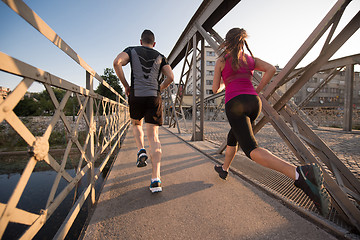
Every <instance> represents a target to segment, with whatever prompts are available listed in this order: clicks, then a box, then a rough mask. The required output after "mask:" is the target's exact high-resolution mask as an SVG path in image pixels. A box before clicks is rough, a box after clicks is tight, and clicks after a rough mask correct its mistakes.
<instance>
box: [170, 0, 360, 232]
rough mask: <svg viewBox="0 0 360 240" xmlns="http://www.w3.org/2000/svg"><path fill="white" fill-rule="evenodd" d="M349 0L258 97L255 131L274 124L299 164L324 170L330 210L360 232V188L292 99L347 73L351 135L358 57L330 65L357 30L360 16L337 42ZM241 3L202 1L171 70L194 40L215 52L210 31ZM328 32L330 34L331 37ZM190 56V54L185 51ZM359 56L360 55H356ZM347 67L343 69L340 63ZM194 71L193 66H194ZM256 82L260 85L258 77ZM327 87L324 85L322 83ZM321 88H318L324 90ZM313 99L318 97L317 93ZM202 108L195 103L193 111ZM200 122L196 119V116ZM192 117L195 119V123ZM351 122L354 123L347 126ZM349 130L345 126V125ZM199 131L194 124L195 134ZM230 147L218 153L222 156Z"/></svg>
mask: <svg viewBox="0 0 360 240" xmlns="http://www.w3.org/2000/svg"><path fill="white" fill-rule="evenodd" d="M350 2H351V1H349V0H339V1H338V2H337V3H336V4H335V5H334V6H333V8H332V9H331V10H330V11H329V13H328V14H327V15H326V16H325V17H324V19H323V20H322V21H321V22H320V23H319V25H318V26H317V27H316V28H315V30H314V31H313V32H312V33H311V34H310V36H309V37H308V39H307V40H306V41H305V42H304V44H303V45H302V46H301V47H300V48H299V50H298V51H297V52H296V53H295V55H294V56H293V57H292V58H291V59H290V61H289V62H288V64H287V65H286V66H285V68H284V69H283V70H282V71H281V72H280V73H279V74H278V75H277V76H276V77H275V78H274V80H273V81H272V82H271V83H270V84H269V85H268V86H267V88H266V89H265V90H264V92H263V93H262V94H260V97H261V99H262V102H263V113H264V117H263V118H262V119H260V121H259V122H258V123H257V124H256V125H255V127H254V132H255V133H256V132H258V131H259V130H260V129H261V128H262V127H263V126H264V125H265V124H266V123H267V122H270V123H271V124H272V125H273V127H274V128H275V129H276V131H277V132H278V133H279V135H280V136H281V137H282V138H283V140H284V142H285V143H286V144H287V145H288V146H289V148H290V149H291V150H292V152H293V153H294V155H295V156H296V157H297V158H298V160H299V162H301V163H318V164H319V165H320V166H321V167H322V168H323V170H324V178H325V184H326V187H327V189H328V191H329V193H330V195H331V197H332V200H333V201H332V204H333V206H334V207H335V208H336V210H337V211H338V212H339V214H341V215H342V217H343V219H344V220H346V221H347V222H349V223H350V224H352V225H353V226H354V227H356V228H357V229H358V230H360V211H359V208H358V207H357V206H358V204H359V202H360V182H359V180H358V179H357V178H356V177H355V176H354V175H353V174H352V173H351V172H350V170H349V169H348V168H347V167H346V166H345V165H344V164H343V163H342V162H341V160H340V159H339V158H338V157H337V156H336V155H335V154H334V153H333V152H332V150H331V149H329V147H328V146H327V145H326V144H325V143H324V142H323V141H322V140H321V139H320V138H319V137H318V136H317V135H316V134H315V133H314V132H313V131H312V130H311V128H310V127H309V126H308V125H307V124H306V123H305V122H304V120H303V119H302V118H300V116H299V115H304V113H302V112H301V110H300V109H299V107H297V106H295V105H294V104H293V103H292V102H291V98H292V97H293V96H294V94H295V93H297V92H298V91H299V90H300V89H301V87H303V86H304V84H305V83H306V82H307V81H308V80H309V79H310V78H311V77H312V76H313V75H314V74H315V73H316V72H319V71H324V70H326V69H327V70H329V69H331V72H330V74H329V76H328V78H327V79H326V81H327V82H328V81H330V80H331V78H332V77H333V75H334V74H336V72H337V71H339V69H341V68H343V67H344V66H345V67H346V71H347V77H346V79H347V80H346V81H347V82H348V85H349V86H350V87H348V88H347V90H346V91H347V94H346V111H349V113H346V116H347V123H346V124H347V127H346V128H347V129H348V128H349V125H350V129H351V122H350V120H351V107H349V106H351V105H350V104H349V103H351V99H352V96H351V94H350V93H351V92H352V90H353V88H352V85H353V65H354V64H359V61H358V60H355V61H353V62H349V60H351V59H354V58H355V57H354V56H350V57H347V58H344V59H342V60H338V61H337V62H336V63H335V61H329V59H330V58H331V57H332V56H333V54H334V53H335V52H336V51H337V50H338V49H339V48H340V47H341V46H342V45H343V44H344V43H345V42H346V41H347V40H348V39H349V38H350V37H351V36H352V35H353V34H354V33H355V32H356V31H357V30H358V29H359V27H360V12H358V13H357V14H356V15H355V16H354V17H353V18H352V20H350V21H349V22H348V24H347V25H346V26H345V27H344V28H343V29H342V30H341V31H340V32H339V33H338V34H337V35H336V36H335V35H334V33H335V31H336V30H337V27H338V23H339V21H340V19H341V17H342V14H343V12H344V10H345V9H346V7H347V6H348V4H349V3H350ZM237 3H238V1H226V3H225V1H204V2H203V4H201V6H200V7H199V9H198V11H197V12H196V13H195V15H194V16H193V18H192V19H191V20H190V22H189V24H188V25H187V27H186V28H185V30H184V32H183V34H182V35H181V36H180V39H179V40H178V42H177V43H176V45H175V47H174V49H173V51H172V52H171V53H170V55H169V60H170V62H171V66H172V67H175V66H176V64H177V63H178V62H179V61H180V60H181V59H182V58H183V57H184V56H185V50H184V49H185V46H186V43H187V42H190V39H191V38H193V39H194V38H195V37H196V35H197V34H200V35H201V37H202V38H204V39H205V41H206V42H207V43H208V44H209V45H210V46H211V47H212V48H213V49H214V50H217V49H218V46H219V43H220V42H221V37H220V36H219V35H218V34H216V32H215V31H214V30H213V29H212V27H213V26H214V25H215V24H216V23H217V21H219V20H220V19H221V18H222V17H223V16H225V15H226V14H227V13H228V11H230V9H232V7H234V6H235V5H236V4H237ZM328 30H329V31H328ZM327 31H328V36H327V38H326V40H325V43H324V45H323V48H322V50H321V52H320V54H319V56H318V57H317V58H316V59H315V60H314V61H313V62H312V63H310V64H309V65H308V66H306V67H305V68H303V69H298V70H295V67H296V66H297V65H298V64H299V63H300V62H301V60H302V59H303V58H304V57H305V56H306V55H307V53H308V52H309V51H310V49H312V47H313V46H314V45H315V44H316V43H317V42H318V40H319V39H320V38H321V37H322V36H323V35H324V34H325V33H326V32H327ZM186 51H188V50H186ZM356 56H357V55H356ZM340 62H343V63H345V62H346V64H343V63H340ZM194 67H195V66H194ZM254 77H255V80H256V76H254ZM295 77H296V81H295V83H294V84H293V85H292V86H291V87H290V88H289V89H288V90H287V91H286V92H285V93H284V94H281V95H280V94H279V93H278V91H276V90H277V89H278V88H279V87H281V86H282V85H284V84H285V83H286V82H288V81H289V80H291V79H293V78H295ZM324 84H326V83H324ZM321 87H322V86H319V87H318V88H321ZM314 94H315V93H314ZM197 105H199V104H198V103H197V102H196V101H195V100H194V101H193V106H197ZM195 116H196V115H195ZM194 118H195V117H194V113H193V119H194ZM349 119H350V120H349ZM346 124H345V125H346ZM196 131H197V130H196V129H195V126H194V124H193V134H194V132H196ZM225 146H226V143H223V145H222V146H221V147H220V148H219V149H218V153H221V152H222V151H223V150H224V149H225Z"/></svg>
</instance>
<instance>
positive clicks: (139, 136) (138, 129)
mask: <svg viewBox="0 0 360 240" xmlns="http://www.w3.org/2000/svg"><path fill="white" fill-rule="evenodd" d="M131 122H132V125H133V127H132V129H133V135H134V138H135V142H136V146H137V148H138V153H137V161H136V166H137V167H145V166H146V165H147V163H146V160H147V159H148V156H147V154H146V150H145V148H144V130H143V126H142V120H135V119H131Z"/></svg>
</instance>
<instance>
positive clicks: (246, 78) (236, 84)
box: [221, 54, 258, 103]
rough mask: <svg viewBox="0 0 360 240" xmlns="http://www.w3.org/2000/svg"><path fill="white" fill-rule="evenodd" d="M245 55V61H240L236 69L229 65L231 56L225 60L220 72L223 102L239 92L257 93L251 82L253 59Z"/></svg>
mask: <svg viewBox="0 0 360 240" xmlns="http://www.w3.org/2000/svg"><path fill="white" fill-rule="evenodd" d="M226 57H227V56H226ZM245 57H246V61H247V63H242V66H240V68H239V69H238V70H236V71H234V70H233V69H232V67H231V61H232V58H231V57H229V58H228V59H227V60H226V62H225V67H224V69H223V71H222V72H221V76H222V78H223V81H224V83H225V103H227V102H228V101H229V100H230V99H232V98H234V97H236V96H238V95H240V94H250V95H258V94H257V93H256V91H255V88H254V86H253V85H252V82H251V80H252V76H253V71H254V69H255V60H254V59H253V58H252V57H251V56H249V55H247V54H245Z"/></svg>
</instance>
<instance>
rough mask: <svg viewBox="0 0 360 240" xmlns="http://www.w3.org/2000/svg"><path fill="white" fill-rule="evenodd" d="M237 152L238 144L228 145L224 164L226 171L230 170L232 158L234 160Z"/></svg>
mask: <svg viewBox="0 0 360 240" xmlns="http://www.w3.org/2000/svg"><path fill="white" fill-rule="evenodd" d="M236 152H237V146H229V145H227V146H226V151H225V160H224V164H223V165H222V168H223V170H225V171H227V172H228V171H229V168H230V165H231V162H232V160H234V157H235V154H236Z"/></svg>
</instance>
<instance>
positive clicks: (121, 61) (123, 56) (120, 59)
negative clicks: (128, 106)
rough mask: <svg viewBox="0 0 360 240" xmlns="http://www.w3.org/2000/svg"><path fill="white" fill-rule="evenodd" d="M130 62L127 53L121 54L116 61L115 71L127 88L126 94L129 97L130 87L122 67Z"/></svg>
mask: <svg viewBox="0 0 360 240" xmlns="http://www.w3.org/2000/svg"><path fill="white" fill-rule="evenodd" d="M129 61H130V57H129V55H128V54H127V53H126V52H121V53H120V54H119V55H118V56H117V57H116V58H115V60H114V63H113V65H114V70H115V73H116V75H117V76H118V78H119V79H120V81H121V83H122V85H123V86H124V88H125V94H126V95H127V96H129V94H130V86H129V84H128V82H127V81H126V78H125V75H124V71H123V69H122V66H125V65H126V64H128V63H129Z"/></svg>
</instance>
